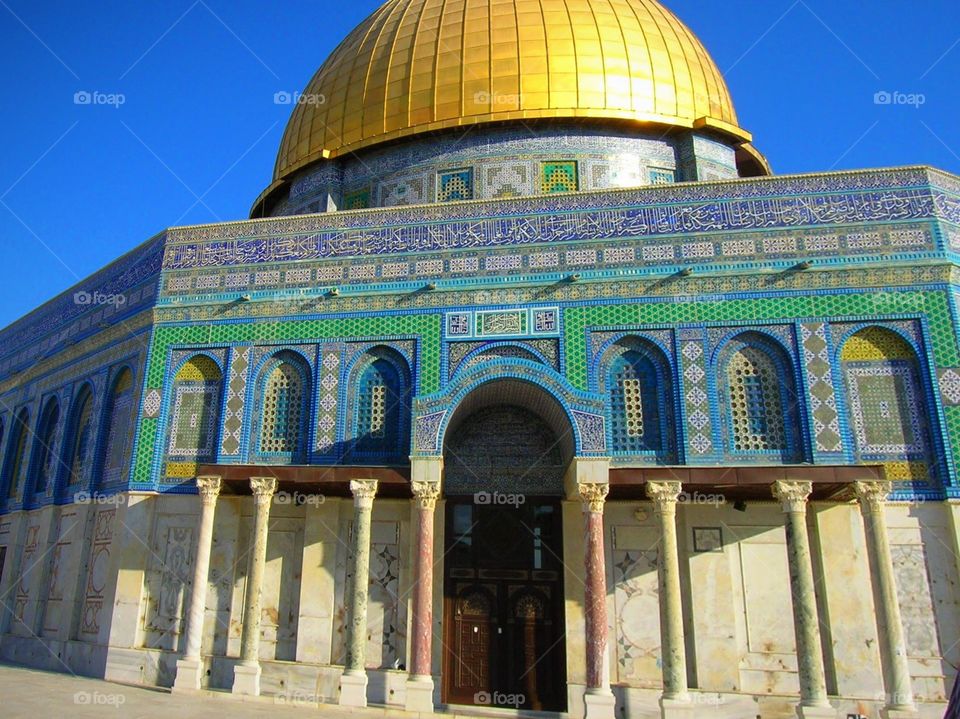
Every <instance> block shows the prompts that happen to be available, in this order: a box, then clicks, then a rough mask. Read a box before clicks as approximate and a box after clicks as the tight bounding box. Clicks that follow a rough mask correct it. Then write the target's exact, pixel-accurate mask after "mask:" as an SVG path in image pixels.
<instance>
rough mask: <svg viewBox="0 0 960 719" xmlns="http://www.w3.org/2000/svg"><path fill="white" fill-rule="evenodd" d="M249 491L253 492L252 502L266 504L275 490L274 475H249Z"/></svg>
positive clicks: (275, 481)
mask: <svg viewBox="0 0 960 719" xmlns="http://www.w3.org/2000/svg"><path fill="white" fill-rule="evenodd" d="M250 491H251V492H253V502H254V504H268V503H269V502H270V500H272V499H273V494H274V492H276V491H277V480H276V477H251V478H250Z"/></svg>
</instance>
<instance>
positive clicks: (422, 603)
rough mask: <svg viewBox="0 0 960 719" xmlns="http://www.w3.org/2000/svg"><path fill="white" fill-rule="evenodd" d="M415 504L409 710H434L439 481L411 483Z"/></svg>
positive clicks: (407, 702)
mask: <svg viewBox="0 0 960 719" xmlns="http://www.w3.org/2000/svg"><path fill="white" fill-rule="evenodd" d="M410 486H411V490H412V491H413V500H414V503H415V505H416V523H415V533H414V536H413V543H414V547H415V550H414V551H415V552H416V558H415V561H414V580H413V581H414V585H413V616H412V621H411V646H410V655H411V662H410V672H409V674H410V675H409V677H408V679H407V696H406V705H405V708H406V710H407V711H415V712H432V711H433V710H434V706H433V673H432V670H431V659H432V655H433V512H434V509H435V508H436V505H437V499H438V498H439V497H440V482H439V481H424V480H416V479H415V480H413V481H412V482H411V483H410Z"/></svg>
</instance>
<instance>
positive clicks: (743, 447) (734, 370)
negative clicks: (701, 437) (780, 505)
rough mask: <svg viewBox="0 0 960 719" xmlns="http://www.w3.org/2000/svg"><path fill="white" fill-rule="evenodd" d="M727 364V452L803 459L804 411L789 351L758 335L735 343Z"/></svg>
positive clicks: (723, 368)
mask: <svg viewBox="0 0 960 719" xmlns="http://www.w3.org/2000/svg"><path fill="white" fill-rule="evenodd" d="M725 354H726V357H725V360H724V361H723V362H722V363H721V371H722V374H723V385H724V388H725V394H726V410H727V411H726V418H725V419H726V433H727V450H728V451H729V452H730V453H732V454H779V455H780V458H781V460H782V461H785V462H791V461H798V460H799V459H800V452H801V446H800V439H799V438H800V427H801V425H800V413H799V407H798V403H797V398H796V392H795V390H794V386H795V385H794V380H793V367H792V364H791V362H790V359H789V357H788V356H787V355H786V353H785V352H784V351H783V350H782V349H781V348H779V347H777V346H776V345H774V344H773V343H771V342H769V341H767V340H765V339H763V338H761V337H756V336H746V337H740V338H737V339H734V340H732V341H731V343H730V345H729V346H728V347H727V348H726V353H725Z"/></svg>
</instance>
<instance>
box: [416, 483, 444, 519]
mask: <svg viewBox="0 0 960 719" xmlns="http://www.w3.org/2000/svg"><path fill="white" fill-rule="evenodd" d="M410 490H411V491H412V492H413V497H414V499H416V500H417V506H418V507H419V508H420V509H429V510H431V511H432V510H433V509H434V508H435V507H436V506H437V499H438V498H439V497H440V483H439V482H430V481H427V480H422V479H415V480H413V481H412V482H411V483H410Z"/></svg>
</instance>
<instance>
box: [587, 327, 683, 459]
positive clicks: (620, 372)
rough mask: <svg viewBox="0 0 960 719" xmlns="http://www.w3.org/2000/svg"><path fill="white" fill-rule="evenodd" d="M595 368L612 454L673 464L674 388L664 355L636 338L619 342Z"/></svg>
mask: <svg viewBox="0 0 960 719" xmlns="http://www.w3.org/2000/svg"><path fill="white" fill-rule="evenodd" d="M600 366H601V372H600V374H599V381H600V391H601V392H603V393H604V394H605V395H606V399H607V410H608V412H609V415H610V429H609V433H608V434H609V442H610V451H611V454H612V455H613V456H617V455H621V456H622V455H634V456H644V455H646V456H652V457H654V458H656V460H657V461H658V462H660V463H662V464H670V463H674V462H676V457H677V449H676V446H677V443H676V441H675V436H676V423H675V420H674V417H675V412H674V404H675V398H674V389H673V388H674V382H673V376H672V372H671V369H670V363H669V361H668V360H667V357H666V355H665V354H664V353H663V350H661V349H660V348H659V347H657V346H656V345H654V344H653V343H651V342H649V341H647V340H644V339H641V338H639V337H633V336H628V337H623V338H621V339H619V340H617V341H616V342H615V343H614V344H613V345H611V346H610V347H609V348H608V349H607V350H606V352H604V355H603V358H602V360H601V365H600Z"/></svg>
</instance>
